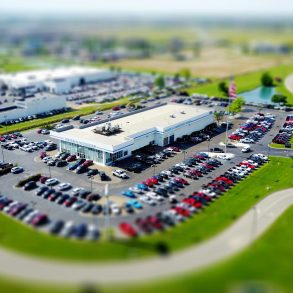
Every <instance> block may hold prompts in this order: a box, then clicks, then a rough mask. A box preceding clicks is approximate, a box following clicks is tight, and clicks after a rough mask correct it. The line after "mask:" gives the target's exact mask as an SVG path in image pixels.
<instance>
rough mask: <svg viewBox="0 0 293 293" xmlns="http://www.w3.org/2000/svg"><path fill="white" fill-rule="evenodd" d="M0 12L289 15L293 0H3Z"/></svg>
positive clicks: (292, 9) (292, 11)
mask: <svg viewBox="0 0 293 293" xmlns="http://www.w3.org/2000/svg"><path fill="white" fill-rule="evenodd" d="M0 1H1V2H2V3H1V4H0V7H1V10H0V15H1V14H2V15H4V14H17V15H24V16H25V15H35V14H37V15H38V16H40V15H63V14H64V15H72V14H74V15H76V14H77V15H99V14H103V15H105V14H119V15H128V14H130V15H135V14H141V15H152V14H153V15H155V14H157V15H164V16H168V15H170V14H171V15H173V14H174V15H176V14H178V15H180V14H189V15H217V16H221V15H224V16H225V15H235V14H236V15H239V16H250V15H260V16H262V17H264V16H270V15H281V16H282V15H286V16H290V15H291V16H293V0H47V1H41V0H0Z"/></svg>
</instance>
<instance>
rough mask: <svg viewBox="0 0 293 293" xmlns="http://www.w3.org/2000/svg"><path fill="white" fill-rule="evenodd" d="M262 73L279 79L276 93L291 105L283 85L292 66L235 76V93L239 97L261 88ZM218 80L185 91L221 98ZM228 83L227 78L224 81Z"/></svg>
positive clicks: (290, 97)
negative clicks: (286, 99) (284, 97)
mask: <svg viewBox="0 0 293 293" xmlns="http://www.w3.org/2000/svg"><path fill="white" fill-rule="evenodd" d="M264 72H270V74H271V75H272V76H273V77H281V78H282V79H283V82H281V83H280V84H277V86H276V91H277V92H278V93H280V94H284V95H285V96H287V97H288V104H293V95H292V94H291V93H290V92H289V91H288V90H287V88H286V87H285V85H284V80H285V78H286V76H288V75H289V74H292V73H293V65H292V64H291V65H280V66H277V67H272V68H270V69H265V70H260V71H255V72H250V73H247V74H242V75H237V76H235V82H236V85H237V92H238V93H239V94H240V95H241V93H242V92H245V91H249V90H253V89H255V88H256V87H259V86H261V83H260V77H261V75H262V74H263V73H264ZM219 81H220V80H215V81H213V82H212V83H209V84H204V85H199V86H194V87H190V88H188V89H187V91H188V93H190V94H192V93H200V94H207V95H209V96H218V97H221V96H223V94H222V93H221V92H220V91H219V89H218V83H219ZM224 81H226V82H227V83H229V78H227V79H224Z"/></svg>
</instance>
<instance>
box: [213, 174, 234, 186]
mask: <svg viewBox="0 0 293 293" xmlns="http://www.w3.org/2000/svg"><path fill="white" fill-rule="evenodd" d="M215 180H216V181H223V182H225V183H227V184H228V185H231V184H233V181H232V180H231V179H228V178H226V177H224V176H221V177H217V178H216V179H215Z"/></svg>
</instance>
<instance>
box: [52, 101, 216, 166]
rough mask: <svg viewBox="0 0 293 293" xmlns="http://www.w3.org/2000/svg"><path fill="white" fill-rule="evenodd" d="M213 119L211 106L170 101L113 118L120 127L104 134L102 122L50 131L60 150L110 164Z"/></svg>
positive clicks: (162, 143)
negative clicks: (159, 105) (207, 107)
mask: <svg viewBox="0 0 293 293" xmlns="http://www.w3.org/2000/svg"><path fill="white" fill-rule="evenodd" d="M213 122H214V118H213V112H212V111H210V110H208V109H202V108H198V107H193V106H186V105H178V104H167V105H164V106H161V107H157V108H154V109H151V110H147V111H144V112H141V113H137V114H133V115H130V116H126V117H122V118H119V119H117V120H114V121H112V122H111V124H112V125H111V129H116V130H117V131H116V133H113V134H109V133H107V134H105V133H106V132H107V131H106V130H107V129H109V125H108V124H107V123H103V124H100V125H98V126H92V127H88V128H84V129H79V128H73V129H70V130H67V131H64V132H51V135H52V137H54V138H57V139H59V140H60V151H67V152H70V153H72V154H76V155H78V156H79V157H81V158H86V159H90V160H93V161H94V162H95V163H97V164H101V165H109V164H111V163H112V162H113V161H117V160H120V159H123V158H126V157H128V156H130V155H131V154H132V152H133V151H135V150H137V149H140V148H142V147H144V146H147V145H159V146H165V145H168V144H172V143H173V142H175V141H176V139H177V138H180V137H182V136H184V135H188V134H191V133H192V132H194V131H199V130H202V129H204V128H205V127H206V126H208V125H210V124H212V123H213ZM103 131H104V132H103ZM113 132H114V131H113Z"/></svg>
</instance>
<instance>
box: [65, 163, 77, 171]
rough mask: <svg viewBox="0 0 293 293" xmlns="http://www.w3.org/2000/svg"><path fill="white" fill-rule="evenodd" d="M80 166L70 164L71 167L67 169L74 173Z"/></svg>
mask: <svg viewBox="0 0 293 293" xmlns="http://www.w3.org/2000/svg"><path fill="white" fill-rule="evenodd" d="M78 166H79V164H77V163H72V164H70V165H69V166H68V167H67V170H69V171H73V170H75V169H76V168H77V167H78Z"/></svg>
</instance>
